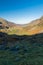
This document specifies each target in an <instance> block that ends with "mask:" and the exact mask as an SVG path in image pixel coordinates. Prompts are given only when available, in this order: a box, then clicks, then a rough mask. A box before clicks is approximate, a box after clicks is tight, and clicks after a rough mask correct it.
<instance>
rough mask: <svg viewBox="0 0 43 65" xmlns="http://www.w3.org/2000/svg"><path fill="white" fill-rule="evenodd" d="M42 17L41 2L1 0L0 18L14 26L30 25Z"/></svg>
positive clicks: (42, 3)
mask: <svg viewBox="0 0 43 65" xmlns="http://www.w3.org/2000/svg"><path fill="white" fill-rule="evenodd" d="M41 16H43V0H1V1H0V17H2V18H4V19H6V20H8V21H11V22H14V23H16V24H26V23H30V22H31V21H32V20H35V19H37V18H40V17H41Z"/></svg>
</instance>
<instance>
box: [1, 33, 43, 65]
mask: <svg viewBox="0 0 43 65" xmlns="http://www.w3.org/2000/svg"><path fill="white" fill-rule="evenodd" d="M0 65H43V33H41V34H36V35H32V36H28V35H23V36H19V35H15V34H14V35H8V34H6V33H2V32H0Z"/></svg>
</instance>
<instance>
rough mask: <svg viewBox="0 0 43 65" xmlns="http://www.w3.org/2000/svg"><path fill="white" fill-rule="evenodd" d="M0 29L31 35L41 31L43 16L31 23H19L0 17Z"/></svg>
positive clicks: (9, 32)
mask: <svg viewBox="0 0 43 65" xmlns="http://www.w3.org/2000/svg"><path fill="white" fill-rule="evenodd" d="M0 31H1V32H6V33H8V34H17V35H32V34H38V33H43V16H42V17H41V18H39V19H36V20H34V21H32V22H31V23H28V24H24V25H19V24H15V23H12V22H9V21H6V20H4V19H3V18H0Z"/></svg>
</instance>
